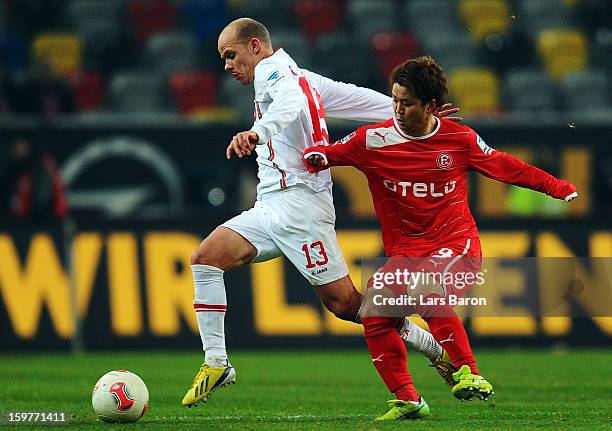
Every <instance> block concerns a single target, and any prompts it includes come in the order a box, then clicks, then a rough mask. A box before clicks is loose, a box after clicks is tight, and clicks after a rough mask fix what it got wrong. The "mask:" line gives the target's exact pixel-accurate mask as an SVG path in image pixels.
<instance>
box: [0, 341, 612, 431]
mask: <svg viewBox="0 0 612 431" xmlns="http://www.w3.org/2000/svg"><path fill="white" fill-rule="evenodd" d="M611 353H612V351H611V350H572V351H566V352H562V351H549V350H480V351H477V352H476V354H477V358H478V360H479V366H480V369H481V371H482V372H483V374H484V375H485V376H486V377H487V379H489V381H491V382H492V383H493V385H494V387H495V391H496V395H495V396H493V397H492V398H491V399H490V400H489V401H487V402H482V401H480V400H474V401H472V402H463V403H462V402H459V401H457V400H455V399H454V398H453V397H452V396H451V395H450V392H449V390H448V389H447V388H446V386H445V384H444V383H443V382H442V380H441V379H440V378H439V377H438V376H437V374H435V372H434V371H433V370H432V369H431V368H429V367H428V366H427V361H426V360H425V359H424V358H423V357H421V356H420V355H418V354H416V353H414V352H410V353H409V365H410V370H411V372H412V376H413V378H414V381H415V383H416V384H417V387H418V389H419V390H420V392H421V394H422V395H423V396H424V397H425V399H426V400H427V401H428V403H429V405H430V407H431V409H432V416H431V417H430V418H428V419H426V420H421V421H401V422H395V423H377V422H373V421H372V418H374V417H375V416H377V415H379V414H381V413H383V412H384V411H385V410H386V404H385V401H386V400H387V399H389V398H392V397H391V396H390V394H388V393H387V391H386V389H385V387H384V385H383V383H382V382H381V380H380V379H379V378H378V375H377V374H376V372H375V370H374V367H373V366H372V364H371V362H370V359H369V356H368V354H367V351H366V350H365V349H363V350H356V351H348V352H339V351H330V352H328V351H317V352H312V351H306V350H304V351H280V350H275V351H266V352H261V351H238V352H232V353H231V356H230V359H231V360H232V363H233V365H234V366H235V367H236V370H237V384H236V385H233V386H230V387H227V388H223V389H220V390H219V391H217V392H215V393H214V394H213V396H212V397H211V398H210V400H209V401H208V402H207V403H206V404H201V405H200V406H199V407H197V408H192V409H187V408H184V407H182V406H181V405H180V400H181V398H182V396H183V394H184V392H185V390H186V389H187V387H188V386H189V384H190V382H191V380H192V378H193V375H194V374H195V372H196V371H197V369H198V367H199V365H200V362H201V354H199V353H198V352H192V353H182V352H139V353H135V352H132V353H87V354H83V355H78V356H73V355H70V354H61V353H28V354H25V353H16V354H7V353H3V354H0V364H1V366H0V382H1V389H0V410H2V411H4V412H7V411H50V410H62V411H66V412H69V413H70V414H71V415H72V418H71V423H70V426H69V428H78V429H111V428H113V429H116V428H121V429H154V430H159V429H167V430H176V429H194V430H196V429H197V430H290V431H298V430H385V429H389V430H391V429H428V430H453V431H456V430H470V431H471V430H477V429H486V430H505V429H512V430H514V429H534V428H545V429H546V428H547V429H554V430H559V429H567V430H575V429H588V430H595V429H612V361H611V359H612V354H611ZM112 369H129V370H131V371H133V372H135V373H137V374H139V375H140V376H141V377H142V378H143V379H144V381H145V382H146V383H147V386H148V387H149V392H150V396H151V399H150V408H149V411H148V412H147V414H146V415H145V416H144V417H143V419H141V420H140V421H139V422H137V423H136V424H127V425H109V424H105V423H102V422H99V421H98V420H97V419H96V418H95V415H94V413H93V410H92V408H91V389H92V386H93V384H94V383H95V382H96V380H97V379H98V378H99V377H100V376H101V375H102V374H104V373H105V372H107V371H109V370H112ZM19 429H28V427H25V426H21V427H19ZM44 429H49V428H47V427H45V428H44Z"/></svg>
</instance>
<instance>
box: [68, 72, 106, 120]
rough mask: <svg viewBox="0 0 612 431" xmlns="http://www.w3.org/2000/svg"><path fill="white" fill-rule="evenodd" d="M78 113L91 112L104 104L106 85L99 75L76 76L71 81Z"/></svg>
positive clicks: (85, 74)
mask: <svg viewBox="0 0 612 431" xmlns="http://www.w3.org/2000/svg"><path fill="white" fill-rule="evenodd" d="M69 82H70V86H71V87H72V92H73V93H74V105H75V108H76V110H77V111H91V110H96V109H99V108H101V107H102V105H103V103H104V85H103V83H102V78H101V77H100V75H99V74H97V73H84V74H75V75H73V76H71V77H70V79H69Z"/></svg>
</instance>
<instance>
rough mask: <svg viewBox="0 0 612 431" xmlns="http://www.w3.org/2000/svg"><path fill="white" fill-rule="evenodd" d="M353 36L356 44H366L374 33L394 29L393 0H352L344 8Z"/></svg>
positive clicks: (394, 12) (394, 13)
mask: <svg viewBox="0 0 612 431" xmlns="http://www.w3.org/2000/svg"><path fill="white" fill-rule="evenodd" d="M346 15H347V18H348V20H349V22H350V24H351V28H352V31H353V38H354V39H355V40H356V41H357V43H358V44H360V45H362V46H367V45H369V44H370V42H371V40H372V37H374V35H375V34H376V33H381V32H393V31H395V30H396V27H397V26H396V16H397V14H396V11H395V7H394V3H393V0H378V1H375V2H373V1H370V0H352V1H350V2H348V4H347V9H346Z"/></svg>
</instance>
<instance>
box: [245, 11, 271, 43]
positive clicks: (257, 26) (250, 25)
mask: <svg viewBox="0 0 612 431" xmlns="http://www.w3.org/2000/svg"><path fill="white" fill-rule="evenodd" d="M240 21H241V22H240V25H239V26H238V28H237V33H238V39H240V40H241V41H243V42H245V43H246V42H248V41H250V40H251V38H253V37H255V38H257V39H259V41H260V42H261V43H263V44H264V45H266V46H269V47H270V48H271V47H272V40H271V39H270V33H269V32H268V29H267V28H266V26H265V25H263V24H262V23H260V22H259V21H255V20H254V19H251V18H249V19H245V20H240Z"/></svg>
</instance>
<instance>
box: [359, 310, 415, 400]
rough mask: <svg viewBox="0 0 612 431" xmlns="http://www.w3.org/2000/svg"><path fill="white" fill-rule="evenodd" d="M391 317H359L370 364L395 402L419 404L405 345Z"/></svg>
mask: <svg viewBox="0 0 612 431" xmlns="http://www.w3.org/2000/svg"><path fill="white" fill-rule="evenodd" d="M396 320H397V319H395V318H391V317H362V319H361V323H362V324H363V329H364V334H365V339H366V342H367V344H368V349H369V350H370V355H371V356H372V363H373V364H374V367H376V370H377V371H378V374H380V377H382V379H383V381H384V382H385V384H386V385H387V388H388V389H389V392H393V393H395V396H396V398H397V399H398V400H402V401H419V399H420V397H419V393H418V392H417V390H416V388H415V386H414V383H413V382H412V377H410V373H409V372H408V366H407V365H406V356H407V355H406V346H405V344H404V342H403V341H402V339H401V338H400V336H399V334H398V333H397V330H396V329H395V327H394V324H395V321H396Z"/></svg>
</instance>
